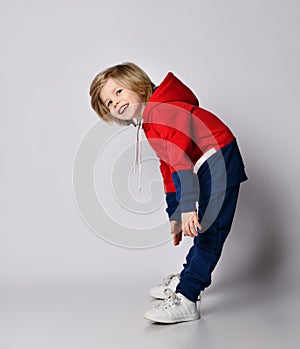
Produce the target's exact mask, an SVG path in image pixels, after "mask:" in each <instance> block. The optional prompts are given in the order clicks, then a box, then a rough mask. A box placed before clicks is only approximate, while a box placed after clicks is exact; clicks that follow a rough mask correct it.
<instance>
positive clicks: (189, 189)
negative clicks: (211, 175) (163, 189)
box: [172, 170, 198, 212]
mask: <svg viewBox="0 0 300 349" xmlns="http://www.w3.org/2000/svg"><path fill="white" fill-rule="evenodd" d="M172 179H173V182H174V185H175V188H176V199H177V201H178V202H179V203H180V210H181V212H192V211H195V210H196V201H197V199H198V197H197V193H198V189H197V187H196V185H198V184H197V181H196V179H197V176H196V175H195V173H194V172H193V171H189V170H181V171H177V172H173V173H172Z"/></svg>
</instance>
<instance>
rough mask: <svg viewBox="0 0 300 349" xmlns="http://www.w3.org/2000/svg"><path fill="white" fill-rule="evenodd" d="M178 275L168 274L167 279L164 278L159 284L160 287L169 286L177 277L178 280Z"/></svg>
mask: <svg viewBox="0 0 300 349" xmlns="http://www.w3.org/2000/svg"><path fill="white" fill-rule="evenodd" d="M179 275H180V274H170V275H168V276H167V277H165V278H164V279H163V282H162V283H161V284H160V286H169V285H170V283H171V281H172V280H173V279H174V278H175V277H178V278H179Z"/></svg>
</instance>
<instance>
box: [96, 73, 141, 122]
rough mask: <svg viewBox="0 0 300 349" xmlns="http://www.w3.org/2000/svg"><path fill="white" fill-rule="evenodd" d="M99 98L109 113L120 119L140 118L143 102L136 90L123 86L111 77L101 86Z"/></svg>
mask: <svg viewBox="0 0 300 349" xmlns="http://www.w3.org/2000/svg"><path fill="white" fill-rule="evenodd" d="M100 98H101V101H102V103H104V104H105V105H106V106H107V107H108V109H109V111H110V113H111V114H112V115H113V116H114V117H116V118H117V119H120V120H131V119H132V118H133V117H135V118H140V117H141V115H142V112H143V110H144V103H142V100H141V98H140V96H139V95H138V94H137V93H136V92H133V91H131V90H128V89H126V88H124V87H123V86H121V85H120V84H119V83H117V82H115V81H114V80H113V79H111V78H109V79H108V80H107V82H106V83H105V84H104V86H103V87H102V90H101V92H100Z"/></svg>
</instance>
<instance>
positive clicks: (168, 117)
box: [149, 103, 196, 212]
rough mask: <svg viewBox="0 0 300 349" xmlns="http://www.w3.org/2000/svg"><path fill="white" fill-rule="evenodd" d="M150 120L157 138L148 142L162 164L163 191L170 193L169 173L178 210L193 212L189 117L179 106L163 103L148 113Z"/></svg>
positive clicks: (194, 198) (193, 186)
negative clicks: (174, 190) (179, 207)
mask: <svg viewBox="0 0 300 349" xmlns="http://www.w3.org/2000/svg"><path fill="white" fill-rule="evenodd" d="M149 121H150V123H151V126H152V127H151V128H153V130H155V133H154V134H156V135H157V136H156V137H154V138H152V139H149V142H150V144H151V146H152V147H153V148H154V150H155V151H156V153H157V155H158V157H159V158H160V160H161V164H163V166H161V173H162V176H163V179H164V185H165V189H166V192H167V191H168V190H171V189H172V191H173V188H172V186H171V184H170V183H171V182H170V174H171V177H172V182H173V186H174V187H175V189H176V192H177V194H178V197H177V199H178V201H180V206H181V211H182V212H190V211H193V210H195V201H196V197H195V192H196V191H195V175H194V172H193V167H194V165H193V162H192V161H191V159H190V158H189V157H188V155H187V153H189V154H191V153H192V152H193V149H192V148H193V142H192V139H191V135H192V129H191V114H190V113H189V112H188V111H187V110H184V109H182V108H180V107H177V106H173V105H169V104H165V103H164V104H158V105H157V106H156V107H155V108H153V109H152V110H151V115H150V118H149ZM167 168H168V169H167Z"/></svg>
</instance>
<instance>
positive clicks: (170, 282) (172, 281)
mask: <svg viewBox="0 0 300 349" xmlns="http://www.w3.org/2000/svg"><path fill="white" fill-rule="evenodd" d="M179 277H180V274H171V275H169V276H167V277H166V278H164V279H163V282H162V283H161V284H160V285H159V286H155V287H152V288H151V289H150V291H149V293H150V296H151V297H153V298H158V299H165V298H167V297H168V292H167V290H171V291H172V292H175V290H176V287H177V285H178V284H179V280H180V278H179Z"/></svg>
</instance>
